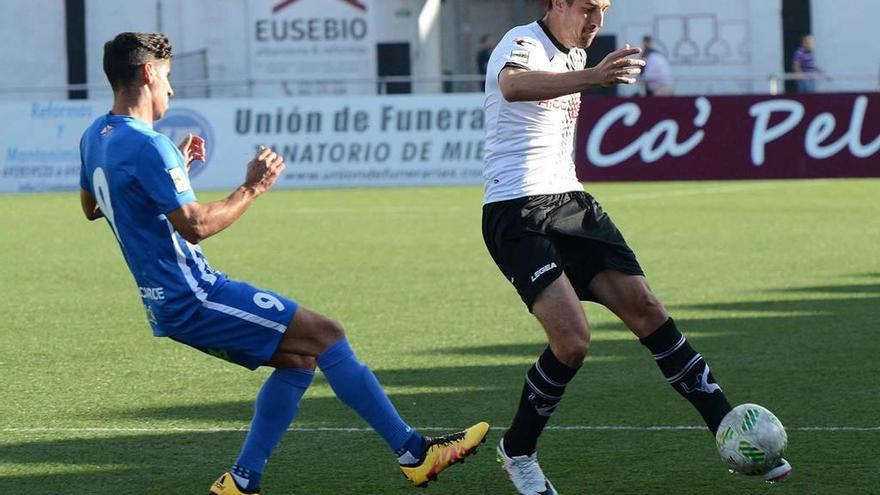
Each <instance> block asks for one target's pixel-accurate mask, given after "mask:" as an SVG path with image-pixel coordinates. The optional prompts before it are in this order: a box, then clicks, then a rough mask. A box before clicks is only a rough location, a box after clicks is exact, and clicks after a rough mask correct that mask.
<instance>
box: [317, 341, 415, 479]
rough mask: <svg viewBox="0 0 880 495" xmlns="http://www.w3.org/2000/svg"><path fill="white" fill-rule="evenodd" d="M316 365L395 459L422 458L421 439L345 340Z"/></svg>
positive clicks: (325, 354)
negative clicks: (386, 445) (402, 417)
mask: <svg viewBox="0 0 880 495" xmlns="http://www.w3.org/2000/svg"><path fill="white" fill-rule="evenodd" d="M318 367H319V368H321V371H322V372H324V376H325V377H327V382H328V383H329V384H330V387H331V388H333V392H334V393H336V397H339V400H341V401H342V402H344V403H345V404H346V405H347V406H348V407H350V408H352V409H354V410H355V412H357V413H358V415H360V417H361V418H363V419H364V420H365V421H366V422H367V423H369V424H370V426H372V427H373V429H374V430H376V433H378V434H379V435H380V436H381V437H382V438H383V439H384V440H385V442H386V443H387V444H388V446H389V447H391V450H392V451H394V453H395V454H397V455H398V460H400V458H401V456H404V455H405V454H409V455H410V456H413V457H415V458H416V460H418V459H419V458H420V457H421V455H422V452H421V451H422V447H423V445H424V439H423V438H422V436H421V435H419V434H418V433H416V432H415V431H414V430H413V429H412V428H411V427H410V426H409V425H407V424H406V423H405V422H404V421H403V420H402V419H401V418H400V415H399V414H398V413H397V410H396V409H395V408H394V406H393V405H392V404H391V401H390V400H389V399H388V396H387V395H385V391H384V390H382V386H381V385H379V381H378V380H376V376H375V375H373V372H372V371H370V368H368V367H366V366H365V365H363V364H361V363H360V362H359V361H358V360H357V358H355V356H354V351H352V350H351V346H350V345H349V344H348V341H347V340H345V339H343V340H340V341H339V342H337V343H335V344H333V345H331V346H330V347H328V348H327V349H326V350H325V351H324V353H323V354H321V355H320V356H318ZM405 460H407V461H408V460H409V459H408V458H407V459H405ZM401 462H402V463H404V464H408V463H409V462H404V460H401Z"/></svg>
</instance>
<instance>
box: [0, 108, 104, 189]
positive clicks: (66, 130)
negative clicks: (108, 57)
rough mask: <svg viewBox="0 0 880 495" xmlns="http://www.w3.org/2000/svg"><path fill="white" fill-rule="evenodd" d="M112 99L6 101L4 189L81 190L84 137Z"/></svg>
mask: <svg viewBox="0 0 880 495" xmlns="http://www.w3.org/2000/svg"><path fill="white" fill-rule="evenodd" d="M109 109H110V105H109V103H108V102H90V101H87V102H68V101H40V102H9V103H7V102H4V103H2V104H0V111H2V114H3V119H4V125H3V130H2V132H0V153H2V155H0V192H4V193H8V192H36V191H67V190H74V189H78V188H79V167H80V159H79V138H80V136H82V132H83V131H84V130H85V128H86V127H88V126H89V125H90V124H91V123H92V121H94V120H95V119H96V118H97V117H98V115H101V114H102V113H104V112H107V111H108V110H109Z"/></svg>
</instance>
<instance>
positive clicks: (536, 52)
mask: <svg viewBox="0 0 880 495" xmlns="http://www.w3.org/2000/svg"><path fill="white" fill-rule="evenodd" d="M546 64H547V53H546V51H545V50H544V46H543V45H541V43H540V42H539V41H538V40H537V39H535V38H531V37H528V36H512V37H507V38H505V39H504V40H503V41H502V42H501V44H499V45H498V47H497V48H496V49H495V53H493V54H492V60H491V61H490V63H489V65H490V67H489V68H490V69H491V70H492V71H493V72H494V73H496V74H497V73H500V72H501V71H502V70H503V69H504V68H505V67H507V66H514V67H521V68H523V69H527V70H541V69H543V68H545V67H546Z"/></svg>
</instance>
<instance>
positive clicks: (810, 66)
mask: <svg viewBox="0 0 880 495" xmlns="http://www.w3.org/2000/svg"><path fill="white" fill-rule="evenodd" d="M814 47H815V40H814V39H813V35H812V34H805V35H804V36H803V38H801V47H800V48H798V49H797V51H796V52H794V59H793V60H792V63H791V68H792V70H793V71H794V73H795V74H802V77H803V79H798V80H797V92H798V93H812V92H814V91H816V79H817V78H818V75H819V74H820V73H821V72H822V71H821V70H819V67H818V66H816V58H815V56H814V55H813V49H814Z"/></svg>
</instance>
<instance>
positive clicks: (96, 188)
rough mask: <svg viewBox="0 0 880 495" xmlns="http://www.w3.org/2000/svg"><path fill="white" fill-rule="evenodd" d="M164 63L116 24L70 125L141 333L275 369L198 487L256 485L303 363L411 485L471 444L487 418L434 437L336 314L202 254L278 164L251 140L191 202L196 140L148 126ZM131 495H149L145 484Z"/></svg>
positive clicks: (229, 494) (146, 38) (244, 489)
mask: <svg viewBox="0 0 880 495" xmlns="http://www.w3.org/2000/svg"><path fill="white" fill-rule="evenodd" d="M170 70H171V44H170V43H169V41H168V38H166V37H165V35H163V34H157V33H146V34H145V33H122V34H120V35H118V36H116V38H114V39H113V40H112V41H109V42H107V44H106V45H105V46H104V72H105V73H106V74H107V78H108V80H109V81H110V85H111V86H112V87H113V94H114V101H113V110H112V111H111V112H110V113H108V114H106V115H102V116H101V117H99V118H98V119H97V120H95V122H94V123H93V124H92V125H91V126H90V127H89V128H88V129H87V130H86V131H85V133H84V134H83V137H82V140H81V142H80V153H81V156H82V173H81V177H80V185H81V187H82V191H81V193H80V196H81V203H82V208H83V212H84V213H85V215H86V217H87V218H88V219H89V220H95V219H98V218H101V217H104V218H106V219H107V223H108V225H109V226H110V229H111V230H112V232H113V235H114V236H115V238H116V240H117V241H118V243H119V247H120V248H121V250H122V254H123V257H124V258H125V261H126V263H127V264H128V267H129V269H130V270H131V272H132V275H133V276H134V279H135V281H136V282H137V284H138V289H139V292H140V295H141V298H142V299H143V304H144V309H145V311H146V313H147V319H148V321H149V322H150V326H151V327H152V329H153V334H154V335H156V336H157V337H168V338H171V339H173V340H176V341H178V342H181V343H184V344H186V345H189V346H191V347H194V348H196V349H198V350H201V351H204V352H206V353H208V354H211V355H213V356H216V357H220V358H223V359H226V360H228V361H230V362H233V363H236V364H239V365H241V366H244V367H246V368H249V369H255V368H257V367H259V366H269V367H272V368H275V371H273V372H272V374H271V375H270V376H269V378H268V379H267V380H266V383H265V384H264V385H263V387H262V389H261V390H260V393H259V395H258V396H257V400H256V405H255V412H254V417H253V421H252V423H251V429H250V431H249V432H248V435H247V438H246V439H245V442H244V445H243V447H242V450H241V454H240V455H239V457H238V460H237V461H236V462H235V463H234V464H233V465H232V468H231V469H230V470H229V471H227V472H225V473H223V475H221V476H220V478H219V479H218V480H217V481H216V482H215V483H214V484H213V485H212V486H211V488H210V493H212V494H216V495H241V494H254V493H258V492H259V489H260V479H261V477H262V473H263V469H264V467H265V465H266V463H267V461H268V459H269V456H270V455H271V454H272V451H273V450H274V449H275V447H276V446H277V444H278V442H279V441H280V440H281V437H282V436H283V435H284V433H285V432H286V431H287V429H288V427H289V426H290V423H291V421H293V418H294V416H295V415H296V412H297V410H298V408H299V401H300V398H301V397H302V395H303V393H305V391H306V389H307V388H308V387H309V385H310V384H311V382H312V378H313V376H314V370H315V367H316V365H317V367H319V368H321V370H322V371H323V373H324V376H325V377H326V379H327V382H329V383H330V386H331V387H332V388H333V391H334V393H335V394H336V396H337V397H339V399H340V400H342V402H344V403H345V404H346V405H348V406H349V407H351V408H352V409H354V410H355V411H356V412H357V413H358V414H359V415H360V416H361V417H362V418H363V419H364V420H366V421H367V423H369V424H370V426H372V427H373V429H374V430H376V432H377V433H379V435H381V436H382V438H383V439H384V440H385V442H386V443H387V444H388V446H389V448H390V449H391V450H392V451H393V452H394V453H395V454H396V455H397V459H398V463H399V464H400V468H401V470H402V471H403V473H404V475H405V476H406V477H407V478H408V479H409V480H410V482H411V483H412V484H413V485H415V486H424V485H426V484H427V483H428V481H430V480H433V479H436V477H437V474H438V473H440V472H441V471H443V470H444V469H446V468H447V467H449V466H450V465H452V464H455V463H457V462H460V461H462V460H463V459H464V457H466V456H468V455H470V454H472V453H473V452H474V451H475V449H476V447H477V445H479V443H480V442H481V441H482V440H483V439H484V437H485V435H486V432H487V431H488V428H489V425H487V424H486V423H479V424H477V425H474V426H473V427H471V428H468V429H467V430H464V431H461V432H458V433H454V434H451V435H446V436H443V437H436V438H427V437H423V436H421V435H419V434H418V433H417V432H416V431H414V430H413V429H412V428H411V427H410V426H409V425H407V424H406V423H405V422H404V421H403V420H402V419H401V418H400V416H399V415H398V413H397V411H396V410H395V409H394V406H393V405H392V404H391V401H390V400H388V397H387V396H386V395H385V392H384V391H383V390H382V387H381V386H380V385H379V382H378V381H377V380H376V377H375V376H374V375H373V373H372V372H371V371H370V369H369V368H367V367H366V366H364V365H363V364H361V363H360V362H359V361H358V360H357V358H356V357H355V355H354V352H353V351H352V349H351V347H350V346H349V345H348V341H347V340H346V338H345V333H344V331H343V329H342V327H341V326H340V325H339V324H338V323H336V322H335V321H333V320H330V319H328V318H326V317H324V316H322V315H320V314H318V313H316V312H314V311H311V310H309V309H306V308H304V307H302V306H299V305H297V303H295V302H294V301H292V300H290V299H287V298H285V297H284V296H282V295H280V294H277V293H275V292H271V291H267V290H263V289H258V288H256V287H254V286H251V285H249V284H247V283H244V282H239V281H236V280H231V279H229V278H227V276H226V275H225V274H223V273H221V272H219V271H217V270H214V269H213V268H212V267H211V265H209V264H208V261H207V260H206V259H205V256H204V254H203V253H202V250H201V247H200V246H199V243H200V242H201V241H202V240H204V239H207V238H209V237H211V236H213V235H215V234H217V233H219V232H221V231H222V230H223V229H225V228H226V227H228V226H229V225H231V224H232V223H233V222H235V221H236V220H238V218H239V217H241V215H242V214H243V213H244V212H245V210H247V209H248V207H250V206H251V204H252V203H253V202H254V200H255V199H256V198H257V197H259V196H260V195H261V194H263V193H265V192H266V191H268V190H269V188H271V187H272V185H273V184H274V183H275V181H276V180H277V179H278V176H279V174H280V173H281V172H282V170H284V160H283V158H282V157H281V156H280V155H278V154H276V153H275V152H274V151H272V150H270V149H266V148H264V147H261V148H260V149H259V150H258V151H257V154H256V156H255V157H254V159H253V160H252V161H251V162H250V163H248V165H247V171H246V178H245V181H244V183H243V184H242V185H241V186H240V187H238V188H237V189H236V190H235V191H233V192H232V194H230V195H229V196H228V197H226V198H225V199H221V200H219V201H214V202H211V203H207V204H201V203H199V202H197V201H196V197H195V194H194V193H193V191H192V188H191V186H190V182H189V176H188V167H189V165H190V163H191V162H192V161H193V160H204V158H205V156H204V153H205V151H204V150H205V146H204V141H203V140H201V139H200V138H196V137H193V136H190V137H189V138H188V139H187V140H186V141H185V142H184V143H182V144H181V145H180V148H179V149H178V147H176V146H175V145H174V144H173V143H172V142H171V140H169V139H168V138H167V137H166V136H164V135H162V134H159V133H158V132H156V131H154V130H153V122H154V121H156V120H159V119H161V118H162V116H163V114H164V113H165V112H166V110H167V109H168V100H169V98H170V97H171V96H172V95H173V90H172V88H171V84H170V83H169V81H168V77H169V73H170ZM341 468H342V467H341V466H340V469H341ZM181 469H185V467H181ZM143 491H144V492H145V493H146V492H149V493H153V490H150V489H149V487H146V488H145V489H144V490H143Z"/></svg>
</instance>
